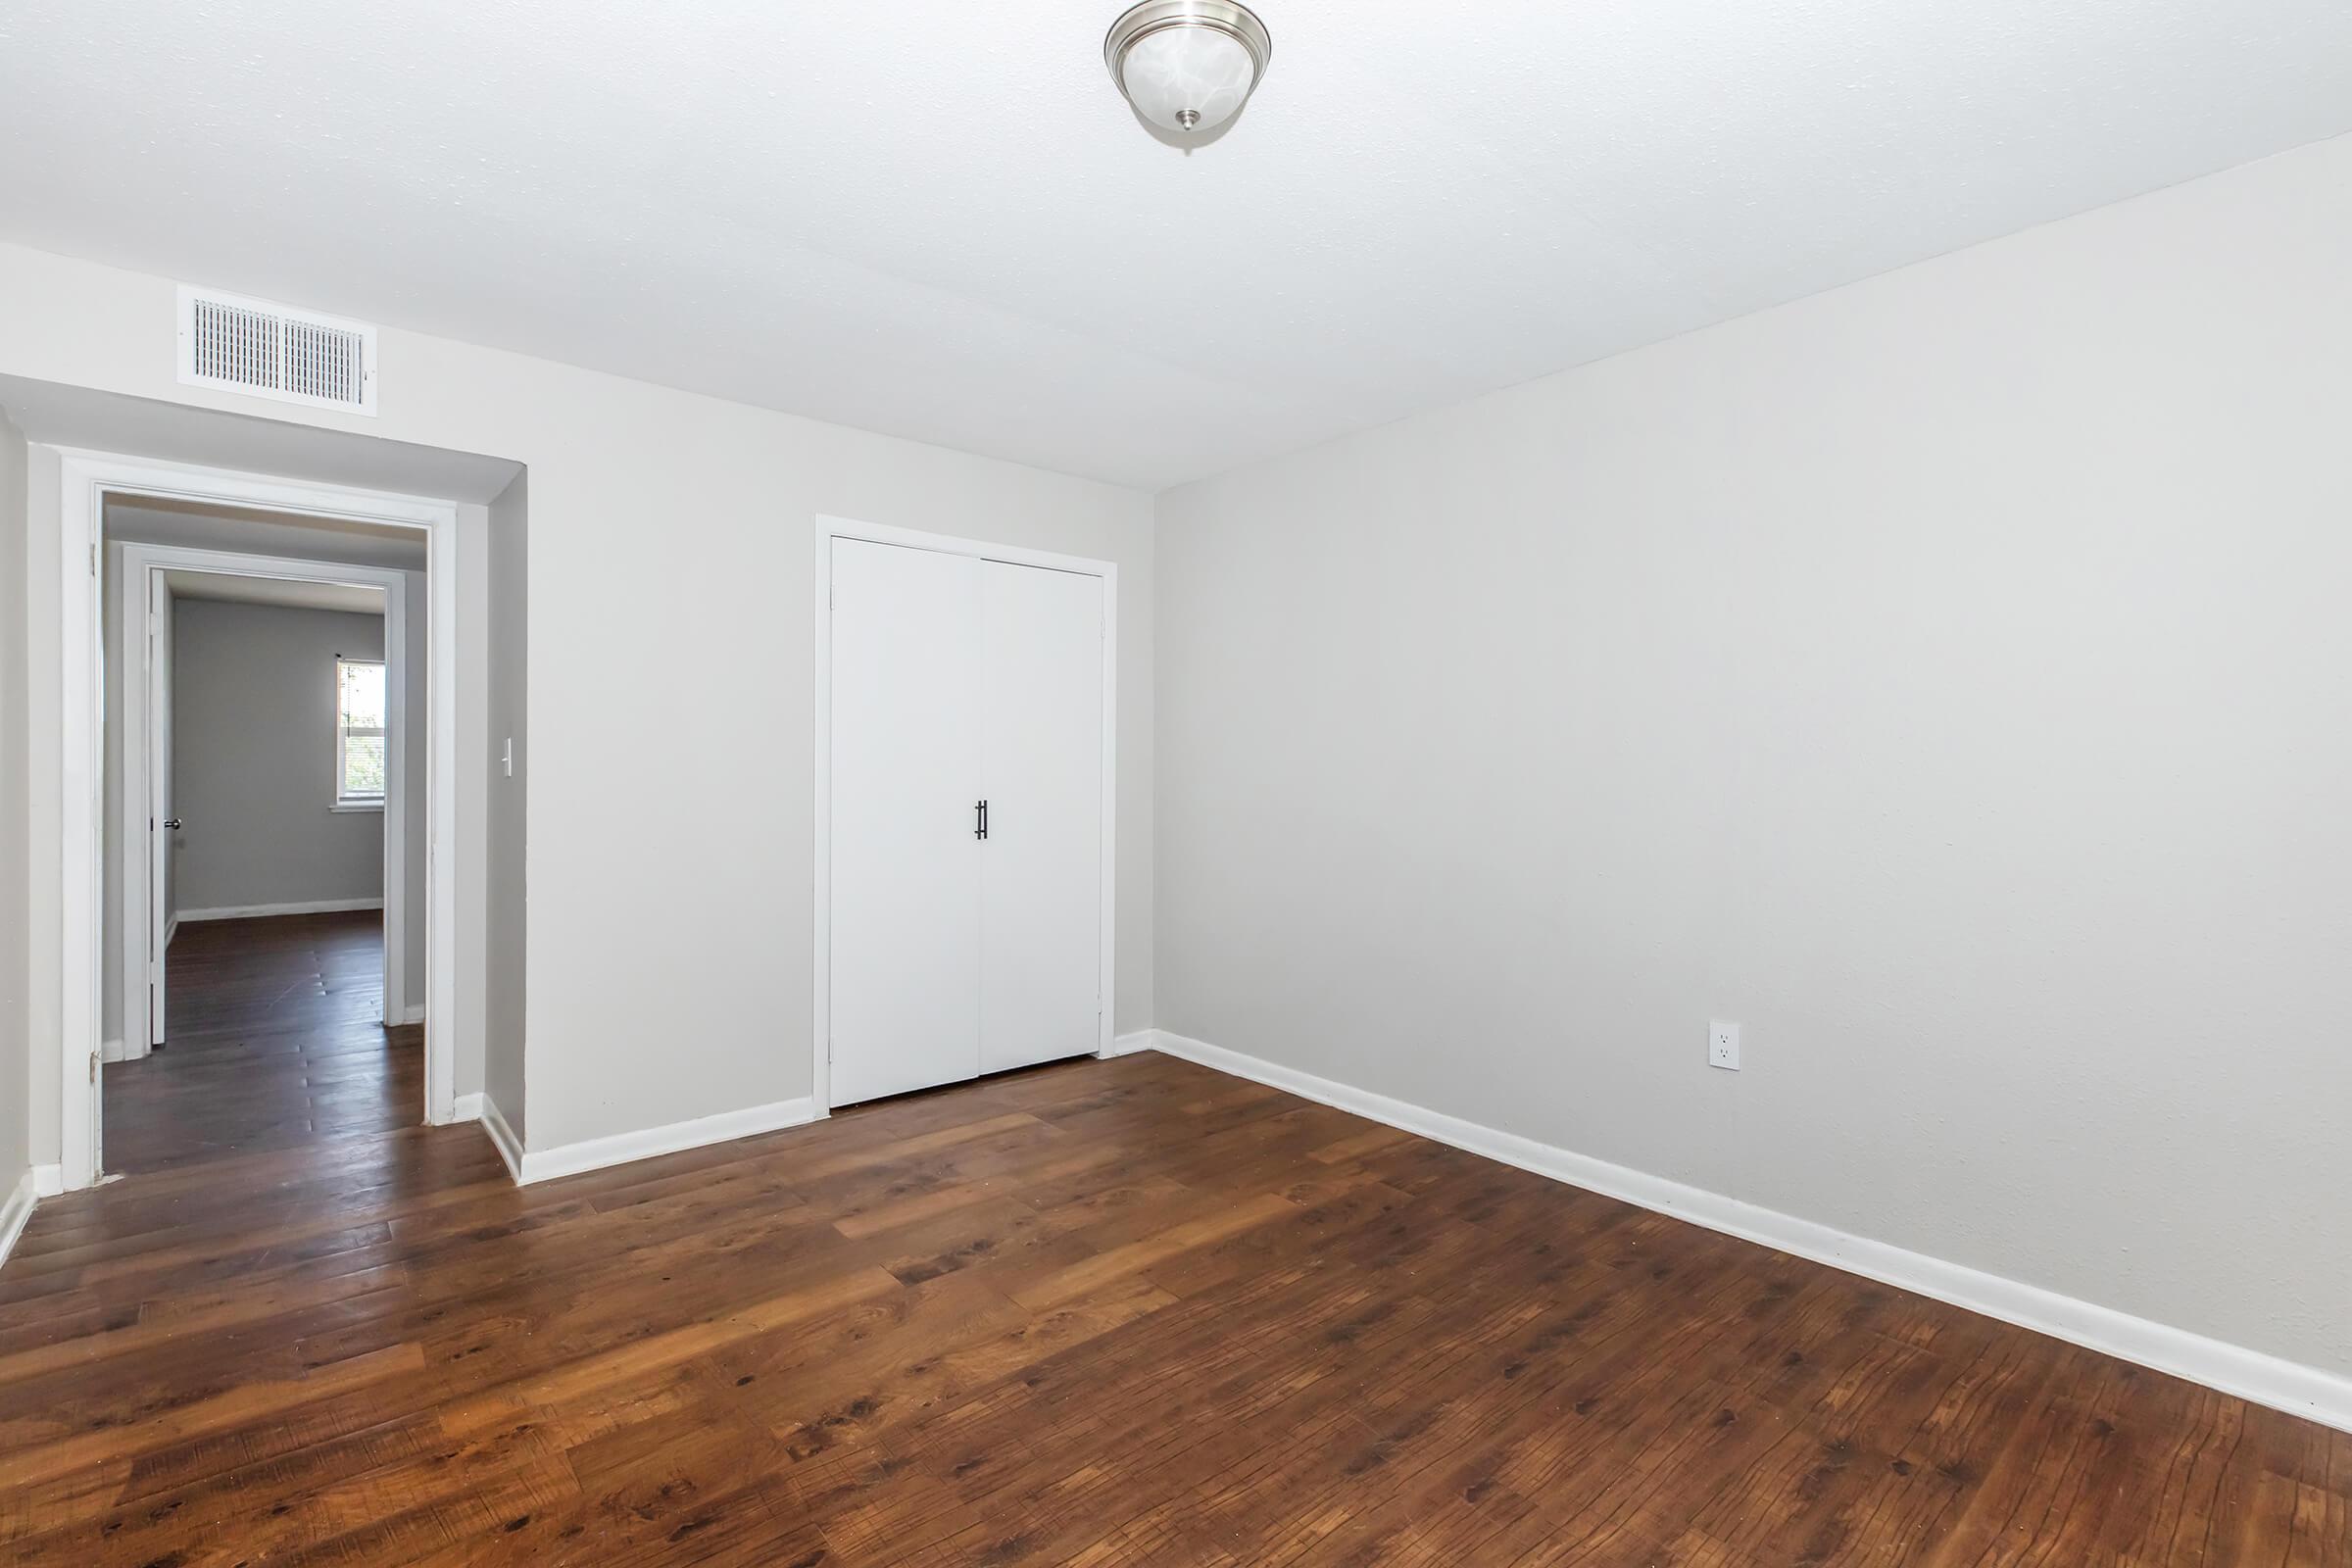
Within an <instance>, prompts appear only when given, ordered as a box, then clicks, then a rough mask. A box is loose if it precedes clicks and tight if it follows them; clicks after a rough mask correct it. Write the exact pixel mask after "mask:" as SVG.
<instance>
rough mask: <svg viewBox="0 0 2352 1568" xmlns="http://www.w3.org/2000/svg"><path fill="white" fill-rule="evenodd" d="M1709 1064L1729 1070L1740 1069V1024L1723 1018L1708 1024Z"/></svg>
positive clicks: (1736, 1070)
mask: <svg viewBox="0 0 2352 1568" xmlns="http://www.w3.org/2000/svg"><path fill="white" fill-rule="evenodd" d="M1707 1065H1708V1066H1710V1067H1721V1068H1723V1069H1724V1070H1725V1071H1727V1072H1738V1071H1739V1070H1740V1026H1739V1025H1738V1024H1736V1023H1726V1022H1724V1021H1723V1020H1722V1019H1721V1018H1718V1019H1716V1020H1715V1021H1714V1022H1712V1023H1710V1024H1708V1025H1707Z"/></svg>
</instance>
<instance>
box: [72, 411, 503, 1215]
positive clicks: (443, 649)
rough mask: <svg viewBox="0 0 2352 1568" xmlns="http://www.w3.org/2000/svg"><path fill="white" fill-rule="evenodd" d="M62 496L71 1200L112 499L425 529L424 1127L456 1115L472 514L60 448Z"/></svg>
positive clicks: (83, 1135) (405, 499) (84, 1159)
mask: <svg viewBox="0 0 2352 1568" xmlns="http://www.w3.org/2000/svg"><path fill="white" fill-rule="evenodd" d="M54 450H55V451H56V452H57V455H58V460H59V471H60V480H61V482H60V485H59V493H58V523H57V526H58V542H59V546H60V549H59V564H60V569H59V580H58V594H59V600H58V603H59V615H58V662H59V666H60V669H61V670H62V675H61V678H60V683H59V697H60V712H59V725H60V729H61V731H62V740H63V743H64V746H63V750H64V758H63V764H62V767H61V778H60V784H61V794H60V806H59V811H58V844H59V858H60V860H61V862H62V866H63V870H62V875H61V876H60V879H59V881H60V886H59V889H58V905H59V913H60V927H61V943H62V948H63V952H62V959H63V961H62V963H61V966H60V967H61V968H62V970H63V974H62V977H61V978H62V981H63V999H62V1003H63V1005H62V1009H61V1014H60V1017H59V1020H58V1023H59V1028H58V1042H57V1049H58V1050H59V1052H60V1054H61V1056H62V1058H63V1061H62V1066H63V1073H62V1076H61V1079H60V1094H59V1102H60V1103H59V1104H58V1106H57V1111H58V1117H59V1120H58V1127H59V1153H60V1156H61V1161H60V1162H61V1164H62V1166H63V1171H62V1175H63V1182H64V1186H65V1188H66V1189H67V1190H69V1191H71V1190H73V1189H75V1188H81V1187H87V1186H90V1185H91V1184H92V1183H94V1182H95V1181H96V1180H97V1179H98V1160H99V1144H98V1132H99V1128H98V1110H99V1097H98V1083H97V1079H98V1065H99V1057H100V1051H101V1044H102V1042H101V1040H100V1038H99V1036H100V1020H101V1019H102V1018H103V1016H104V1011H103V1009H102V1007H101V1006H100V1005H99V991H100V987H101V985H102V983H103V981H102V968H103V966H102V949H101V944H102V942H103V940H104V930H105V928H104V911H105V904H104V901H103V898H102V896H101V893H100V882H101V880H102V878H103V876H104V866H105V858H104V854H103V845H102V844H101V841H100V831H101V828H100V819H101V813H102V811H103V809H104V794H103V791H104V787H105V767H104V764H105V755H104V745H105V734H104V730H103V727H102V725H101V724H100V722H99V701H100V696H101V691H100V685H99V668H100V664H99V660H100V657H101V648H100V644H101V642H102V641H103V626H104V621H103V617H102V615H101V613H100V607H99V594H100V573H99V554H100V544H101V540H102V537H103V527H104V523H103V518H104V515H105V509H106V498H107V497H108V496H110V495H131V496H162V497H168V498H172V499H177V500H183V501H199V502H209V503H212V504H215V505H221V506H232V507H234V506H242V507H254V508H260V509H263V510H266V511H270V512H282V513H293V514H297V515H310V516H323V517H337V518H344V519H357V520H360V521H364V522H374V523H385V524H391V525H395V526H401V527H410V528H421V529H424V530H425V569H426V572H427V577H426V582H427V585H428V598H429V603H430V605H431V610H430V613H429V619H430V621H431V627H430V630H431V636H432V646H431V648H430V649H429V650H428V651H427V657H426V679H425V688H426V692H427V694H428V695H427V698H426V706H427V708H428V710H429V711H428V715H427V716H428V720H429V722H428V724H427V734H426V737H425V757H426V761H425V843H426V846H427V848H426V854H425V888H426V893H425V954H426V961H425V968H426V976H427V985H426V995H425V1016H426V1026H425V1036H424V1102H425V1103H424V1116H425V1120H427V1121H428V1122H432V1123H435V1124H439V1123H443V1122H448V1121H451V1120H453V1119H454V1117H455V1111H456V1104H455V1101H456V1093H455V1088H454V1084H455V1062H456V1055H455V1052H456V1042H455V1039H454V1036H453V1030H454V1029H455V1027H456V1020H457V1011H458V1009H457V877H456V876H455V874H454V870H455V867H456V866H457V864H458V859H459V856H460V854H461V853H462V848H463V847H462V846H461V845H460V844H459V843H458V840H457V799H458V789H457V783H458V772H457V769H458V762H457V756H458V747H457V735H458V729H457V724H458V692H457V648H458V644H457V637H458V576H457V573H458V508H457V505H456V503H454V502H449V501H438V500H433V499H430V498H427V497H422V496H399V495H387V494H384V493H383V492H380V491H373V490H358V489H351V488H348V487H344V486H339V485H324V484H309V483H303V482H299V481H294V480H288V479H281V478H277V477H275V476H272V475H270V474H259V473H241V472H236V471H233V470H229V469H222V468H206V467H200V466H195V465H192V464H180V463H167V462H162V461H158V460H154V459H147V458H137V457H125V456H123V455H120V454H117V453H108V452H87V451H81V450H77V449H73V448H64V447H61V448H56V449H54Z"/></svg>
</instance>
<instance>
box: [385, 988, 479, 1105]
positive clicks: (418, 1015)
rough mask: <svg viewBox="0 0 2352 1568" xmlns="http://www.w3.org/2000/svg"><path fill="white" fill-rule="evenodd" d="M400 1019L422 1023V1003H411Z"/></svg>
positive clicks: (406, 1021) (405, 1021)
mask: <svg viewBox="0 0 2352 1568" xmlns="http://www.w3.org/2000/svg"><path fill="white" fill-rule="evenodd" d="M400 1021H401V1022H402V1023H422V1022H424V1004H423V1003H421V1002H419V1003H416V1004H414V1005H411V1006H410V1007H409V1008H408V1010H406V1011H405V1012H403V1013H402V1014H401V1015H400ZM458 1119H459V1120H460V1121H464V1120H466V1118H465V1117H463V1116H461V1117H459V1118H458Z"/></svg>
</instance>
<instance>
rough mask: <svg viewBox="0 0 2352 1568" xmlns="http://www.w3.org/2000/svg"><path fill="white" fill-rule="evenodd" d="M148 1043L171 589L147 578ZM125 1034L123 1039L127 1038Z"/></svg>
mask: <svg viewBox="0 0 2352 1568" xmlns="http://www.w3.org/2000/svg"><path fill="white" fill-rule="evenodd" d="M147 595H148V599H147V1044H148V1045H149V1046H150V1047H153V1046H159V1045H162V1044H163V1043H164V985H165V978H166V971H167V967H168V960H169V954H168V952H167V951H166V944H167V943H168V942H169V941H170V939H171V932H172V831H173V829H174V827H175V826H176V823H177V819H176V818H175V817H173V816H172V590H171V588H170V587H168V586H167V585H166V584H165V582H164V574H163V573H162V572H160V571H151V572H149V573H148V574H147ZM127 1033H128V1031H127V1029H126V1030H125V1034H127Z"/></svg>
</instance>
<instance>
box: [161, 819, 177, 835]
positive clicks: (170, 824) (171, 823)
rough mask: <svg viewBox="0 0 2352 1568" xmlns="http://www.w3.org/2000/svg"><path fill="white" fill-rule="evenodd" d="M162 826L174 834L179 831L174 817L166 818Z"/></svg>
mask: <svg viewBox="0 0 2352 1568" xmlns="http://www.w3.org/2000/svg"><path fill="white" fill-rule="evenodd" d="M164 826H166V827H168V828H170V829H171V830H172V832H174V833H176V832H178V831H179V818H178V817H176V816H172V817H167V818H165V819H164Z"/></svg>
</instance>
